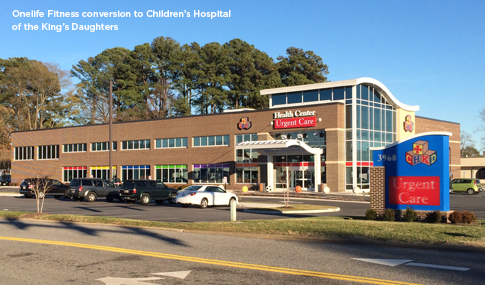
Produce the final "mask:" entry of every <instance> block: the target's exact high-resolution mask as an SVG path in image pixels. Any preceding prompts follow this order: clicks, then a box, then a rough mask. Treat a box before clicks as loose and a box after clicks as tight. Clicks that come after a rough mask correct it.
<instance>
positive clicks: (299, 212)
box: [244, 207, 340, 214]
mask: <svg viewBox="0 0 485 285" xmlns="http://www.w3.org/2000/svg"><path fill="white" fill-rule="evenodd" d="M338 211H340V208H339V207H332V209H327V210H306V211H305V210H301V211H278V210H274V211H258V210H251V209H244V212H248V213H256V214H316V213H334V212H338Z"/></svg>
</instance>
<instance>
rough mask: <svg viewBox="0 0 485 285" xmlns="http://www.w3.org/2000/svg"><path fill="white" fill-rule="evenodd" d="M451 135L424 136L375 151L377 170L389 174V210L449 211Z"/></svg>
mask: <svg viewBox="0 0 485 285" xmlns="http://www.w3.org/2000/svg"><path fill="white" fill-rule="evenodd" d="M450 136H451V133H445V132H429V133H422V134H419V135H416V136H413V137H410V138H406V139H405V140H402V141H398V142H395V143H393V144H390V145H387V146H385V147H382V148H372V150H373V160H374V167H379V166H384V167H385V172H386V208H388V209H395V210H405V209H406V208H408V207H409V208H412V209H414V210H421V211H435V210H439V211H449V210H450V194H449V179H450V177H449V176H448V174H449V172H450V168H449V167H450V146H449V145H450V143H449V137H450Z"/></svg>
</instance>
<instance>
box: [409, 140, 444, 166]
mask: <svg viewBox="0 0 485 285" xmlns="http://www.w3.org/2000/svg"><path fill="white" fill-rule="evenodd" d="M437 158H438V157H437V154H436V151H434V150H430V149H429V143H428V142H427V141H417V142H415V143H413V150H411V151H408V152H406V162H407V163H409V164H411V165H412V166H414V165H416V164H419V163H424V164H426V165H432V164H433V163H435V162H436V159H437Z"/></svg>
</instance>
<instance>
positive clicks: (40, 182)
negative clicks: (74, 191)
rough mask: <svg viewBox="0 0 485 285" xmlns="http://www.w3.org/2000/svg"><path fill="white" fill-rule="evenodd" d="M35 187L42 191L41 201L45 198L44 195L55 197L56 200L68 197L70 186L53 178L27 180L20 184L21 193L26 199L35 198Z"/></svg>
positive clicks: (40, 193) (40, 192)
mask: <svg viewBox="0 0 485 285" xmlns="http://www.w3.org/2000/svg"><path fill="white" fill-rule="evenodd" d="M35 187H37V188H38V189H39V190H40V191H39V196H40V197H39V198H41V199H43V198H44V195H45V196H48V195H50V196H54V198H56V199H59V198H61V197H63V196H68V193H67V192H68V190H69V186H68V185H64V184H63V183H62V182H61V181H59V180H56V179H51V178H26V179H25V180H24V181H22V183H20V189H19V193H20V194H23V195H24V196H25V198H32V197H34V196H35V191H34V189H35ZM44 192H45V193H44Z"/></svg>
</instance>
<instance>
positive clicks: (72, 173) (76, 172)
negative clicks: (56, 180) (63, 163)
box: [62, 166, 87, 183]
mask: <svg viewBox="0 0 485 285" xmlns="http://www.w3.org/2000/svg"><path fill="white" fill-rule="evenodd" d="M62 170H63V175H62V182H64V183H69V182H71V180H73V179H76V178H83V177H86V175H87V167H86V166H73V167H63V168H62Z"/></svg>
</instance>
